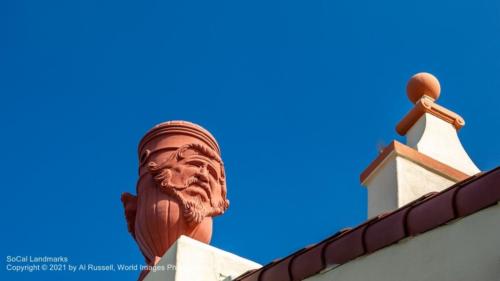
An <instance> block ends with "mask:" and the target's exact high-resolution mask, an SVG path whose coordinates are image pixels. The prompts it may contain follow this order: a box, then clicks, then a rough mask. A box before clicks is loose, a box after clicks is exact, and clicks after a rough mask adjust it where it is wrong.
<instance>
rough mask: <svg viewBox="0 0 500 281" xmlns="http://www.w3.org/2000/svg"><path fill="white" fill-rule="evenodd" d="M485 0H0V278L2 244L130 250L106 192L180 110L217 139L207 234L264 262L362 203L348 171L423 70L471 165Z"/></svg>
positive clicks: (484, 141)
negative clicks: (216, 191)
mask: <svg viewBox="0 0 500 281" xmlns="http://www.w3.org/2000/svg"><path fill="white" fill-rule="evenodd" d="M499 19H500V4H499V2H498V1H482V0H479V1H474V2H473V3H472V2H470V1H440V2H436V1H430V0H424V1H419V2H418V3H416V2H411V3H404V1H382V2H381V1H291V0H289V1H269V0H268V1H259V0H256V1H255V0H254V1H224V0H221V1H127V0H125V1H124V0H122V1H94V0H85V1H62V0H61V1H22V0H17V1H8V0H7V1H2V2H1V3H0V94H1V102H0V124H1V129H2V138H0V148H1V149H2V161H1V164H0V165H1V167H0V168H1V169H0V173H1V178H2V184H1V186H2V195H3V200H2V201H3V202H2V204H0V206H1V207H0V208H1V209H0V210H1V211H2V213H3V216H2V218H3V227H2V229H3V231H2V235H1V237H2V239H0V241H1V242H0V246H1V247H0V249H1V254H2V256H1V257H0V258H1V259H2V270H0V279H2V280H41V279H51V280H88V279H89V278H92V279H95V280H104V279H106V280H136V277H137V272H121V273H116V272H115V273H107V272H105V273H85V272H83V273H82V272H81V273H68V272H63V273H42V272H35V273H12V272H6V270H5V265H6V261H5V257H6V256H8V255H32V256H36V255H42V256H43V255H46V256H60V255H61V256H67V257H68V258H69V260H70V263H95V264H106V263H115V264H118V263H142V261H143V259H142V257H141V255H140V253H139V250H138V249H137V246H136V244H135V243H134V241H133V240H132V238H131V237H130V236H129V234H128V233H127V230H126V224H125V220H124V217H123V210H122V206H121V202H120V194H121V192H124V191H129V192H134V191H135V181H136V177H137V155H136V147H137V144H138V141H139V140H140V138H141V137H142V135H143V134H144V133H145V132H146V131H147V130H148V129H149V128H150V127H152V126H153V125H155V124H156V123H159V122H162V121H166V120H173V119H182V120H189V121H192V122H195V123H198V124H200V125H202V126H204V127H205V128H207V129H208V130H210V131H211V132H212V133H213V134H214V135H215V137H216V138H217V140H218V142H219V144H220V146H221V148H222V153H223V159H224V161H225V164H226V172H227V178H228V198H229V199H230V200H231V207H230V209H229V210H228V212H227V213H226V214H225V215H224V216H221V217H218V218H216V219H215V225H214V235H213V239H212V244H213V245H214V246H216V247H218V248H221V249H224V250H227V251H230V252H233V253H235V254H237V255H240V256H243V257H246V258H249V259H251V260H254V261H257V262H259V263H267V262H269V261H271V260H273V259H275V258H278V257H283V256H285V255H287V254H289V253H291V252H292V251H294V250H297V249H299V248H302V247H303V246H306V245H308V244H311V243H314V242H317V241H319V240H321V239H323V238H325V237H327V236H329V235H331V234H333V233H335V232H336V231H338V230H339V229H341V228H343V227H347V226H354V225H357V224H359V223H361V222H362V221H363V220H364V219H365V213H366V191H365V190H364V188H362V187H361V186H360V184H359V174H360V173H361V171H362V170H363V169H364V168H365V167H366V166H367V165H368V164H369V163H370V162H371V161H372V160H373V159H374V158H375V156H376V153H377V152H376V151H377V150H376V148H377V146H378V145H380V144H388V143H389V142H390V141H391V140H393V139H398V140H400V141H403V138H401V137H399V136H397V134H396V133H395V130H394V128H395V125H396V124H397V123H398V121H399V120H400V119H401V118H402V117H403V116H404V115H405V113H406V112H407V111H408V110H410V108H411V103H410V102H409V101H408V100H407V98H406V95H405V85H406V82H407V79H408V78H409V77H410V76H411V75H413V74H414V73H417V72H420V71H428V72H431V73H433V74H435V75H436V76H437V77H438V78H439V79H440V81H441V86H442V93H441V98H440V99H439V101H438V102H439V103H440V104H441V105H444V106H446V107H447V108H449V109H451V110H454V111H455V112H457V113H459V114H461V115H462V116H463V117H464V119H465V120H466V126H465V127H464V128H463V129H462V130H461V131H460V137H461V140H462V142H463V144H464V146H465V148H466V149H467V151H468V152H469V154H470V156H471V158H472V159H473V160H474V161H475V162H476V164H477V165H478V166H479V167H480V168H481V169H482V170H489V169H491V168H493V167H495V166H496V165H498V164H499V161H498V160H499V159H500V134H499V132H498V128H499V127H500V118H499V117H498V108H499V104H500V97H499V92H500V79H499V77H500V57H499V56H500V53H499V51H498V50H500V36H499V35H500V22H499Z"/></svg>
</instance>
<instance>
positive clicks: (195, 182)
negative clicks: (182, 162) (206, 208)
mask: <svg viewBox="0 0 500 281" xmlns="http://www.w3.org/2000/svg"><path fill="white" fill-rule="evenodd" d="M200 178H201V176H199V175H198V174H196V175H194V176H192V177H189V178H188V179H186V180H185V181H184V183H183V184H175V183H173V182H172V176H169V177H166V178H165V181H164V182H162V184H161V185H162V186H163V187H165V188H167V189H173V190H175V191H184V192H186V193H187V194H189V195H191V196H197V195H199V196H201V197H202V200H203V201H204V202H211V200H212V191H211V189H210V184H209V183H208V182H206V181H204V180H201V179H200ZM200 189H201V190H200Z"/></svg>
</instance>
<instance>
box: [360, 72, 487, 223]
mask: <svg viewBox="0 0 500 281" xmlns="http://www.w3.org/2000/svg"><path fill="white" fill-rule="evenodd" d="M440 90H441V87H440V85H439V81H438V80H437V79H436V78H435V77H434V76H432V75H431V74H429V73H418V74H416V75H414V76H413V77H412V78H411V79H410V80H409V81H408V85H407V87H406V91H407V94H408V97H409V99H410V100H411V101H412V102H413V103H415V107H414V108H413V109H412V110H411V111H410V112H409V113H408V114H407V115H406V116H405V117H404V118H403V120H401V122H399V124H398V125H397V127H396V131H397V132H398V133H399V134H400V135H402V136H406V145H405V144H402V143H400V142H397V141H393V142H392V143H391V144H390V145H389V146H387V147H385V148H384V149H383V150H382V151H381V152H380V154H379V156H378V157H377V158H376V159H375V160H374V161H373V162H372V163H371V164H370V165H369V166H368V168H366V169H365V171H364V172H363V173H362V174H361V176H360V178H361V184H362V185H363V186H365V187H367V189H368V217H369V218H371V217H374V216H377V215H380V214H382V213H385V212H389V211H392V210H395V209H397V208H399V207H402V206H404V205H406V204H407V203H409V202H411V201H413V200H415V199H417V198H419V197H421V196H422V195H425V194H427V193H429V192H432V191H441V190H443V189H445V188H447V187H449V186H451V185H453V184H454V183H456V182H458V181H461V180H464V179H466V178H467V177H469V176H471V175H474V174H476V173H478V172H479V169H478V168H477V167H476V165H475V164H474V163H473V162H472V160H471V159H470V157H469V156H468V155H467V152H465V150H464V148H463V146H462V144H461V142H460V139H459V138H458V135H457V131H458V130H460V128H462V127H463V126H464V125H465V122H464V120H463V119H462V117H460V116H459V115H458V114H456V113H454V112H452V111H450V110H448V109H446V108H444V107H442V106H440V105H438V104H436V103H435V101H436V100H437V99H438V98H439V94H440Z"/></svg>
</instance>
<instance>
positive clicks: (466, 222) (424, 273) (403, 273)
mask: <svg viewBox="0 0 500 281" xmlns="http://www.w3.org/2000/svg"><path fill="white" fill-rule="evenodd" d="M305 280H307V281H333V280H335V281H362V280H370V281H437V280H439V281H499V280H500V205H498V204H497V205H495V206H493V207H490V208H487V209H485V210H482V211H480V212H478V213H475V214H472V215H470V216H468V217H465V218H462V219H458V220H455V221H453V222H451V223H449V224H447V225H444V226H442V227H439V228H436V229H434V230H431V231H429V232H426V233H423V234H421V235H419V236H416V237H412V238H407V239H405V240H403V241H400V242H399V243H397V244H395V245H392V246H389V247H387V248H384V249H381V250H379V251H377V252H374V253H372V254H370V255H366V256H363V257H360V258H358V259H355V260H353V261H351V262H348V263H346V264H343V265H341V266H338V267H336V268H333V269H326V270H324V271H323V272H322V273H320V274H317V275H315V276H312V277H310V278H307V279H305Z"/></svg>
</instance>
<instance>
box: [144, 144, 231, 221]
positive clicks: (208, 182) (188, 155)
mask: <svg viewBox="0 0 500 281" xmlns="http://www.w3.org/2000/svg"><path fill="white" fill-rule="evenodd" d="M148 166H149V170H150V172H151V173H152V175H153V176H154V179H155V180H156V182H157V183H158V184H159V187H160V188H161V189H162V190H163V191H164V192H166V193H168V194H170V195H172V196H174V198H176V199H178V201H179V203H180V204H181V206H182V208H183V211H184V217H185V219H186V220H187V221H188V223H190V224H197V223H200V222H201V221H203V219H204V218H205V217H207V216H217V215H220V214H222V213H224V211H225V210H226V209H227V208H228V206H229V201H228V200H227V199H226V192H227V191H226V179H225V175H224V165H223V163H222V160H221V159H220V157H219V155H218V154H217V153H216V152H215V151H213V150H212V149H210V148H208V147H206V146H204V145H201V144H188V145H184V146H182V147H180V148H178V149H177V150H176V151H175V152H174V153H173V154H172V155H171V157H170V158H168V159H167V160H166V161H164V162H163V163H156V162H150V163H149V165H148Z"/></svg>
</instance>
